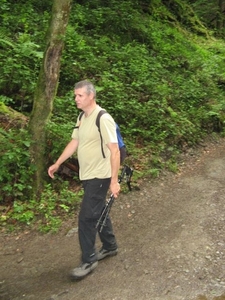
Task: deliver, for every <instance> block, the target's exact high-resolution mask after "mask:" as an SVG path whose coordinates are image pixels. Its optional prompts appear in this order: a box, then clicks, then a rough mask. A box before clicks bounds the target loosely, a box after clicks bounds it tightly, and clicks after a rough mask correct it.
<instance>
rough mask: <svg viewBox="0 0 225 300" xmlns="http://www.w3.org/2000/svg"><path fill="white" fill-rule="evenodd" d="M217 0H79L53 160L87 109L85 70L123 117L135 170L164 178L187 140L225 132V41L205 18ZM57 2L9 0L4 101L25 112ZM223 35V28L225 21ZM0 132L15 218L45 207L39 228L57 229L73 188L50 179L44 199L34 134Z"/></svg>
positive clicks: (58, 101)
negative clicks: (77, 97) (82, 99)
mask: <svg viewBox="0 0 225 300" xmlns="http://www.w3.org/2000/svg"><path fill="white" fill-rule="evenodd" d="M25 4H26V5H25ZM214 4H215V5H214ZM214 4H213V6H212V3H211V2H210V3H209V2H208V1H206V0H198V1H191V0H190V1H185V0H173V1H163V0H162V1H160V0H154V1H130V0H127V1H119V0H113V1H102V0H94V1H84V0H79V1H76V2H74V3H73V7H72V12H71V16H70V23H69V25H68V28H67V35H66V39H65V48H64V51H63V56H62V60H61V76H60V82H59V88H58V93H57V96H56V98H55V103H54V109H53V112H52V118H51V120H50V121H49V123H48V124H47V146H48V148H47V152H46V157H47V158H48V161H47V164H48V163H50V162H52V161H54V160H55V159H56V158H57V157H58V156H59V155H60V153H61V152H62V150H63V149H64V147H65V145H66V144H67V142H68V141H69V140H70V138H71V133H72V130H73V127H74V124H75V122H76V118H77V116H78V113H79V112H78V110H77V109H76V105H75V103H74V95H73V86H74V83H75V82H77V81H80V80H82V79H90V80H91V81H92V82H93V83H94V84H95V85H96V88H97V101H98V103H99V104H100V105H101V106H102V107H104V108H105V109H107V110H108V111H109V112H110V113H111V114H112V115H113V117H114V118H115V120H116V121H117V122H118V123H119V125H120V127H121V131H122V133H123V136H124V138H125V142H126V145H127V148H128V151H129V152H130V154H131V155H130V156H129V157H128V158H127V162H128V164H130V165H134V167H135V169H136V172H135V175H134V176H136V178H139V177H141V176H143V175H146V174H147V175H150V176H152V177H157V176H159V175H160V172H161V171H162V170H163V168H165V167H166V168H168V169H169V170H170V171H172V172H176V170H177V155H178V154H179V152H180V151H182V150H183V149H184V148H185V147H188V146H190V145H195V144H197V143H198V142H199V141H200V140H201V139H202V137H204V136H205V135H206V134H209V133H212V132H220V133H223V134H224V131H225V130H224V124H225V123H224V121H225V100H224V99H225V73H224V70H225V60H224V55H225V50H224V49H225V47H224V40H219V39H216V38H214V37H212V32H210V31H209V30H207V29H206V27H205V26H209V27H210V30H211V29H213V30H214V29H215V28H216V24H215V23H214V22H213V23H210V25H208V24H209V23H208V21H207V20H210V16H212V17H213V16H215V15H217V13H218V10H217V9H218V5H217V3H216V1H214ZM50 5H51V3H50V2H49V1H41V2H37V1H34V0H29V1H27V0H23V1H19V3H15V1H5V0H3V1H2V6H1V9H2V14H1V19H0V24H1V30H0V69H1V73H0V94H1V100H2V102H4V103H5V104H6V105H9V106H12V107H13V108H14V109H17V110H19V111H23V112H25V113H26V114H29V112H30V110H31V106H32V97H33V96H32V95H33V91H34V88H35V84H36V81H37V76H38V71H39V66H40V63H41V58H42V53H43V51H44V45H45V39H44V37H45V30H46V27H47V22H48V19H49V14H50ZM190 5H191V6H190ZM192 8H193V9H194V10H193V9H192ZM195 10H196V11H197V14H198V15H199V16H200V17H201V18H200V19H199V18H198V17H197V15H196V14H195ZM90 12H91V13H90ZM18 16H19V17H18ZM203 24H204V25H203ZM223 30H224V29H223ZM217 34H220V36H222V29H220V30H219V31H218V32H217ZM0 139H1V144H0V153H1V154H2V169H1V170H0V188H1V190H2V193H1V197H2V198H0V201H1V202H2V203H3V202H7V201H11V202H12V201H13V200H15V202H14V206H13V213H12V215H11V216H13V220H16V221H18V222H23V223H25V224H29V223H32V222H33V221H34V220H35V219H37V218H38V217H37V216H38V215H39V216H40V215H41V216H42V218H41V220H40V219H38V220H39V222H40V227H41V230H43V231H48V230H49V229H50V228H58V226H59V225H60V222H61V220H60V219H59V216H58V213H59V214H62V212H65V213H67V212H70V210H71V205H72V207H73V203H69V202H68V201H67V200H66V202H63V201H61V200H60V199H59V197H61V196H62V194H63V193H65V195H64V196H63V197H65V198H69V197H70V194H69V191H67V189H66V188H65V189H61V188H59V187H56V186H54V184H53V187H50V186H47V187H46V190H45V192H44V193H43V195H42V198H41V201H40V203H36V199H33V197H32V196H33V195H32V182H31V178H32V174H33V168H34V166H32V164H31V163H30V156H29V145H30V139H29V138H28V137H26V136H25V132H24V131H19V132H18V131H17V130H13V131H9V132H5V131H3V130H1V132H0ZM6 170H7V171H6ZM59 190H61V192H59ZM63 191H64V192H63ZM67 193H68V194H67ZM59 195H60V196H59ZM71 198H72V197H71ZM31 199H33V200H31ZM29 200H30V201H29ZM4 218H6V219H7V218H8V217H7V216H4ZM4 218H3V219H4Z"/></svg>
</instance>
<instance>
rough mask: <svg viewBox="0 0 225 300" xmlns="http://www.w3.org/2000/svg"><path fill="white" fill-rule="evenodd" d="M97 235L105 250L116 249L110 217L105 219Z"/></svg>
mask: <svg viewBox="0 0 225 300" xmlns="http://www.w3.org/2000/svg"><path fill="white" fill-rule="evenodd" d="M98 234H99V237H100V240H101V242H102V246H103V248H104V249H106V250H115V249H117V244H116V238H115V235H114V233H113V228H112V223H111V220H110V217H108V218H107V221H106V224H105V226H104V227H103V229H102V231H101V232H99V233H98Z"/></svg>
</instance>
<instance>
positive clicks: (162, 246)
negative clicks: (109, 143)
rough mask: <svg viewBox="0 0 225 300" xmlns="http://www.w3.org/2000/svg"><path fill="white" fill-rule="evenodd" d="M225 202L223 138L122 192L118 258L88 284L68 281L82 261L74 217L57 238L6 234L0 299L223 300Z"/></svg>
mask: <svg viewBox="0 0 225 300" xmlns="http://www.w3.org/2000/svg"><path fill="white" fill-rule="evenodd" d="M224 202H225V140H224V139H222V140H220V141H217V142H215V141H211V142H207V143H206V145H205V146H204V147H201V148H200V149H196V150H192V151H189V152H188V153H187V154H186V155H184V157H183V164H181V168H180V172H179V173H178V174H171V173H170V174H168V173H165V174H162V176H160V178H159V179H156V180H148V179H146V180H143V181H142V182H140V191H132V192H131V193H128V194H121V195H120V197H119V199H118V200H117V201H116V202H115V203H114V206H113V208H112V211H111V216H112V220H113V223H114V229H115V234H116V236H117V241H118V244H119V253H118V255H117V256H115V257H112V258H107V259H105V260H103V261H101V262H99V265H98V267H97V268H96V269H95V271H94V272H93V273H91V274H90V275H89V276H88V277H86V278H85V279H83V280H82V281H79V282H71V281H70V279H69V277H68V273H69V271H70V269H71V268H74V267H75V266H76V265H77V264H78V263H79V258H80V250H79V244H78V237H77V230H76V227H77V220H76V218H75V219H74V220H68V222H66V223H65V224H64V225H63V227H62V229H61V231H60V232H59V233H58V234H55V235H53V234H47V235H41V234H39V233H37V232H32V231H27V232H23V233H14V234H10V235H7V234H5V233H4V231H3V230H2V231H1V233H0V299H1V300H22V299H29V300H31V299H32V300H50V299H51V300H78V299H79V300H80V299H82V300H101V299H104V300H182V299H184V300H225V248H224V246H225V233H224V229H225V222H224V221H225V208H224ZM71 229H72V230H71ZM99 245H100V244H99V240H97V246H99Z"/></svg>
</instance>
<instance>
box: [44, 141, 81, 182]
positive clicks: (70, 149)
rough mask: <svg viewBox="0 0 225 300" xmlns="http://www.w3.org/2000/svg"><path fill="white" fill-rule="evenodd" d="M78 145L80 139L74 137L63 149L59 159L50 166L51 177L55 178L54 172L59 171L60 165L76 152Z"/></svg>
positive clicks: (49, 173)
mask: <svg viewBox="0 0 225 300" xmlns="http://www.w3.org/2000/svg"><path fill="white" fill-rule="evenodd" d="M77 146H78V140H75V139H72V140H71V141H70V142H69V143H68V145H67V146H66V148H65V149H64V150H63V152H62V154H61V155H60V157H59V158H58V159H57V161H56V162H55V163H54V164H53V165H52V166H50V167H49V168H48V175H49V176H50V177H51V178H54V173H55V172H57V170H58V169H59V167H60V165H61V164H62V163H63V162H64V161H66V160H67V159H68V158H69V157H70V156H72V155H73V154H74V152H75V151H76V150H77Z"/></svg>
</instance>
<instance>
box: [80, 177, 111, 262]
mask: <svg viewBox="0 0 225 300" xmlns="http://www.w3.org/2000/svg"><path fill="white" fill-rule="evenodd" d="M109 184H110V178H107V179H97V178H95V179H91V180H85V181H83V188H84V196H83V201H82V204H81V209H80V213H79V224H78V225H79V231H78V232H79V241H80V247H81V251H82V261H83V262H92V261H95V260H96V253H95V240H96V234H97V229H96V228H95V227H96V223H97V220H98V219H99V217H100V215H101V212H102V209H103V207H104V204H105V199H106V194H107V191H108V188H109ZM110 223H111V222H110ZM105 235H109V237H108V238H107V237H106V240H110V239H112V237H113V233H112V228H111V229H110V230H108V233H107V232H105Z"/></svg>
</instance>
